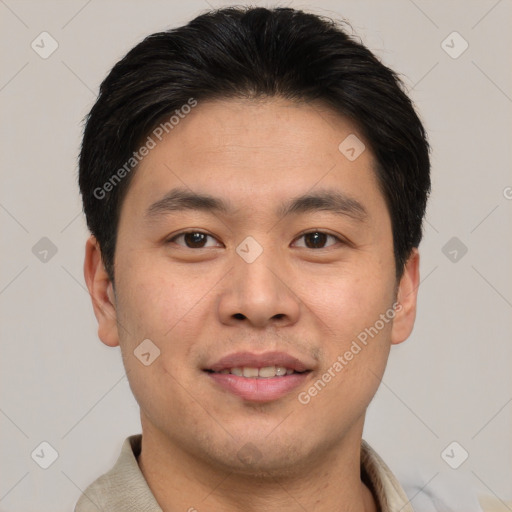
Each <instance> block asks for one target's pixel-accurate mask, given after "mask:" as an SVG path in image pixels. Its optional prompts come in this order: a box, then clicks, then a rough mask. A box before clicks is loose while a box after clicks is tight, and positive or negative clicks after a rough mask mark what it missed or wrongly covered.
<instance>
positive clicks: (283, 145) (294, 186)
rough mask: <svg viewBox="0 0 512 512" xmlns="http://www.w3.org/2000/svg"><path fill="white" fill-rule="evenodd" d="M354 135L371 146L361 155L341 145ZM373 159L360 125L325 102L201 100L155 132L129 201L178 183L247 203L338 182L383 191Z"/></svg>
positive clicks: (146, 199) (348, 189)
mask: <svg viewBox="0 0 512 512" xmlns="http://www.w3.org/2000/svg"><path fill="white" fill-rule="evenodd" d="M347 137H348V140H349V141H354V140H355V141H356V143H357V141H359V143H360V146H358V147H357V148H356V149H357V150H358V151H360V150H361V148H362V147H365V149H364V151H362V153H361V154H360V155H359V156H358V157H357V158H356V159H355V160H350V159H349V158H347V156H346V154H344V153H343V152H342V151H340V144H342V143H343V141H345V140H347ZM354 137H357V139H354ZM153 138H154V136H153ZM363 144H364V146H363ZM342 149H344V146H343V144H342ZM373 167H374V159H373V155H372V154H371V151H370V148H369V147H368V144H367V143H365V142H363V137H362V135H361V134H360V133H359V132H358V131H357V129H356V127H355V126H354V125H353V124H352V123H350V122H349V121H347V120H346V119H344V118H343V117H341V116H340V115H338V114H336V113H334V112H333V111H332V110H330V109H329V108H327V107H325V106H323V105H322V104H320V103H308V104H305V103H296V102H291V101H288V100H285V99H282V98H272V99H264V100H238V99H236V100H217V101H208V102H204V103H201V102H198V105H197V106H196V107H195V108H194V109H193V110H192V111H191V112H190V113H189V114H188V115H186V116H184V117H183V118H182V119H180V121H179V123H178V124H177V125H175V126H174V127H173V128H172V130H170V131H169V133H167V134H165V135H164V136H163V137H162V140H161V141H159V140H156V145H155V147H154V148H153V149H152V150H151V151H150V152H149V154H148V155H147V156H145V157H144V159H143V160H142V162H141V163H140V164H139V167H138V168H137V170H136V172H135V176H134V177H133V180H132V183H131V185H130V189H129V191H128V194H127V197H126V200H125V201H130V202H132V203H137V204H140V207H141V208H142V206H143V205H142V203H144V204H146V205H147V204H149V203H152V202H154V201H156V200H158V199H159V198H161V197H162V195H163V194H165V193H166V192H167V191H168V190H170V189H172V188H174V187H176V186H180V187H185V188H189V189H190V190H191V191H194V192H197V193H205V192H208V193H213V194H215V195H220V196H229V197H230V198H232V199H234V200H235V201H236V198H237V197H238V198H240V200H241V201H242V202H243V204H244V206H245V207H246V208H250V207H251V203H253V202H259V203H260V205H261V202H262V201H263V202H268V201H271V200H273V199H274V198H275V199H276V200H277V201H280V202H283V201H284V200H285V199H286V198H287V197H289V196H290V195H299V194H304V193H305V192H307V191H308V190H313V189H314V188H315V187H321V188H326V187H330V188H332V187H333V186H337V187H338V188H340V191H341V192H343V193H347V194H348V195H354V193H357V192H358V191H359V194H360V195H361V193H363V192H364V194H365V195H366V196H368V193H369V191H371V192H372V193H375V194H380V192H379V187H378V186H377V183H376V178H375V174H374V172H373ZM130 196H131V197H130Z"/></svg>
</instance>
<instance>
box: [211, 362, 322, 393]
mask: <svg viewBox="0 0 512 512" xmlns="http://www.w3.org/2000/svg"><path fill="white" fill-rule="evenodd" d="M203 372H204V373H205V374H206V375H207V376H208V377H209V378H210V379H211V380H212V381H213V384H214V386H215V387H216V388H217V389H221V390H223V391H224V392H226V391H227V392H229V393H232V394H234V395H236V396H238V397H240V398H242V399H243V400H246V401H251V402H271V401H274V400H278V399H279V398H282V397H284V396H285V395H287V394H288V393H290V392H291V391H292V390H294V389H295V388H297V387H298V386H300V385H303V384H304V382H305V380H306V379H307V378H308V375H309V374H310V373H311V372H312V367H311V366H310V365H309V364H308V363H307V362H303V361H301V360H299V359H298V358H295V357H293V356H290V355H288V354H285V353H283V352H267V353H264V354H253V353H249V352H240V353H236V354H231V355H229V356H226V357H224V358H222V359H221V360H219V361H217V362H216V363H215V364H213V365H212V366H211V367H209V368H204V369H203Z"/></svg>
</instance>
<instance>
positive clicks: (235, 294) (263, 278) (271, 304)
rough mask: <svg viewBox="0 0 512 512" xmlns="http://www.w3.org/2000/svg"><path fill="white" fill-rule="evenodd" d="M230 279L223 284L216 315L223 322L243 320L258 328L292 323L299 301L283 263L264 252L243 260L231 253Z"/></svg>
mask: <svg viewBox="0 0 512 512" xmlns="http://www.w3.org/2000/svg"><path fill="white" fill-rule="evenodd" d="M230 275H231V279H229V280H227V282H226V283H225V285H224V286H225V288H224V290H223V291H222V293H221V297H220V300H219V303H218V314H219V317H220V320H221V322H222V323H224V324H226V325H241V324H243V323H245V324H247V325H251V326H252V327H255V328H258V329H264V328H266V327H269V326H275V327H285V326H289V325H293V324H295V323H296V322H297V321H298V319H299V315H300V310H301V301H300V299H299V297H298V296H297V295H296V294H295V293H294V291H293V289H292V283H291V282H289V273H288V279H287V274H286V269H285V268H284V265H280V263H279V261H278V260H277V259H276V257H274V256H273V255H271V254H269V252H268V251H263V253H262V254H261V255H260V256H259V257H258V258H257V259H256V261H253V262H252V263H247V262H246V261H244V260H243V259H242V258H240V257H239V256H238V255H234V267H233V268H232V271H231V272H230Z"/></svg>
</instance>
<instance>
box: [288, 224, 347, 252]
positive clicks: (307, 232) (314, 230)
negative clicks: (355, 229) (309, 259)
mask: <svg viewBox="0 0 512 512" xmlns="http://www.w3.org/2000/svg"><path fill="white" fill-rule="evenodd" d="M311 233H321V234H323V235H327V236H332V237H333V238H335V239H336V240H337V242H338V243H340V244H342V245H350V242H349V241H348V240H346V239H345V238H343V237H341V236H340V235H338V234H336V235H335V234H334V233H331V232H330V231H326V230H325V229H308V230H306V231H303V232H302V233H300V234H299V235H297V237H295V239H294V240H293V242H292V243H295V242H296V241H297V240H299V239H300V238H302V237H303V236H305V235H309V234H311ZM335 245H336V244H333V245H328V246H327V247H320V248H319V249H313V250H315V251H320V250H322V249H329V248H331V247H334V246H335ZM304 248H305V249H310V248H309V247H304Z"/></svg>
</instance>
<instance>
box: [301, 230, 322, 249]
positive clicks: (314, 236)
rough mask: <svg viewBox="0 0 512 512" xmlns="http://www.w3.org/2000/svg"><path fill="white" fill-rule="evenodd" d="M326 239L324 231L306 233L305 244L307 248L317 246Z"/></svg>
mask: <svg viewBox="0 0 512 512" xmlns="http://www.w3.org/2000/svg"><path fill="white" fill-rule="evenodd" d="M326 241H327V235H326V234H325V233H318V232H316V233H308V234H307V235H306V246H307V247H309V248H318V246H323V245H324V244H325V242H326Z"/></svg>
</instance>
